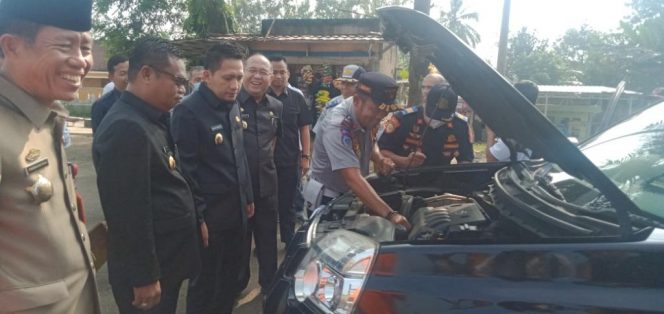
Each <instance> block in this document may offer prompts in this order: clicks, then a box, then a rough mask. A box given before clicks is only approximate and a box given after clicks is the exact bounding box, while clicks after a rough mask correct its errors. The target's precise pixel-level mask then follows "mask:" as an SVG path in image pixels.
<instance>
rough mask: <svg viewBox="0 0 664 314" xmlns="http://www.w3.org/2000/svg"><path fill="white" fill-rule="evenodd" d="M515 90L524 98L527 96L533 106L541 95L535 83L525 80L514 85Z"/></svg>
mask: <svg viewBox="0 0 664 314" xmlns="http://www.w3.org/2000/svg"><path fill="white" fill-rule="evenodd" d="M514 88H516V90H518V91H519V92H520V93H521V94H523V96H526V99H528V100H529V101H530V102H531V103H532V104H533V105H534V104H535V102H537V96H538V95H539V87H537V84H535V82H533V81H529V80H523V81H519V82H518V83H516V84H514Z"/></svg>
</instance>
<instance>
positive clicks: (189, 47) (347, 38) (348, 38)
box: [173, 33, 384, 54]
mask: <svg viewBox="0 0 664 314" xmlns="http://www.w3.org/2000/svg"><path fill="white" fill-rule="evenodd" d="M221 40H226V41H232V42H239V43H251V42H281V43H326V42H329V43H332V42H346V43H347V42H356V43H362V42H365V43H367V42H382V41H384V39H383V35H382V34H381V33H369V34H356V35H353V34H350V35H274V36H267V37H266V36H262V35H258V34H229V35H212V36H209V37H207V38H204V39H180V40H175V41H173V43H174V44H175V45H177V46H179V47H180V48H181V49H182V50H183V51H185V53H188V54H191V53H196V52H199V53H200V52H201V51H205V50H206V49H207V48H208V47H210V46H211V45H212V44H214V43H216V42H218V41H221Z"/></svg>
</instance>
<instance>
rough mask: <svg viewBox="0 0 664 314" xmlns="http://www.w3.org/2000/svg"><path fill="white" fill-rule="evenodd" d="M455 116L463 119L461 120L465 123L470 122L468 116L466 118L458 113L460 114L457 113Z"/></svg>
mask: <svg viewBox="0 0 664 314" xmlns="http://www.w3.org/2000/svg"><path fill="white" fill-rule="evenodd" d="M454 116H455V117H457V118H459V119H461V120H463V121H464V122H468V117H466V116H464V115H462V114H460V113H458V112H455V113H454Z"/></svg>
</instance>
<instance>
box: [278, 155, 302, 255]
mask: <svg viewBox="0 0 664 314" xmlns="http://www.w3.org/2000/svg"><path fill="white" fill-rule="evenodd" d="M298 171H299V168H298V167H297V166H293V167H283V168H280V167H277V177H278V179H279V185H278V186H277V188H278V189H279V235H280V236H281V242H283V243H286V244H288V242H290V240H291V239H292V238H293V234H295V208H294V207H293V201H294V199H295V191H296V190H297V181H298V179H299V175H298Z"/></svg>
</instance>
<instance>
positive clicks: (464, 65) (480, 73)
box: [377, 7, 640, 236]
mask: <svg viewBox="0 0 664 314" xmlns="http://www.w3.org/2000/svg"><path fill="white" fill-rule="evenodd" d="M377 13H378V15H379V17H380V18H381V20H382V23H383V28H384V29H383V37H385V39H387V40H390V41H393V42H395V43H396V44H397V45H398V46H399V47H400V48H401V49H402V50H404V51H407V52H408V51H411V50H412V49H413V47H417V49H419V50H420V51H425V52H426V54H427V58H428V59H429V61H431V63H433V64H434V65H435V66H436V67H437V68H438V70H439V71H440V73H442V74H443V76H445V78H446V79H447V80H448V81H449V83H450V85H452V88H454V90H455V91H456V93H457V94H458V95H460V96H461V97H463V99H465V100H466V101H467V102H468V105H470V106H471V107H472V108H473V110H474V111H475V112H476V113H477V114H478V115H479V116H480V117H482V120H483V121H484V122H485V123H486V124H487V125H489V126H490V127H491V129H492V130H493V131H494V132H495V133H496V134H497V135H498V136H500V137H503V138H512V139H514V140H516V141H517V142H518V143H520V144H522V145H524V146H525V147H529V148H531V149H533V150H534V151H537V152H539V153H540V154H542V156H543V157H544V159H546V160H547V161H551V162H554V163H556V164H558V165H559V166H560V167H561V168H562V169H564V170H565V171H566V172H567V173H569V174H571V175H574V176H576V177H578V178H581V179H585V180H588V181H589V182H591V183H592V184H593V185H594V186H595V187H596V188H597V189H599V190H600V191H601V192H602V193H603V194H604V195H605V196H606V197H607V199H609V201H611V203H612V204H613V205H614V207H615V208H616V210H617V215H618V221H619V222H620V225H621V228H622V231H623V236H628V234H630V233H631V223H630V220H629V214H628V211H632V212H635V213H636V212H640V210H639V209H638V208H637V207H636V205H635V204H634V203H633V202H632V201H631V200H630V199H629V198H628V197H627V196H626V195H625V194H624V193H622V191H620V189H618V187H617V186H616V185H615V184H613V182H611V181H610V180H609V178H607V177H606V176H605V175H604V174H603V173H602V172H601V171H600V170H599V169H598V168H597V167H596V166H595V165H594V164H593V163H592V162H590V160H588V158H586V156H585V155H583V154H582V153H581V151H579V149H578V148H577V147H576V146H575V145H574V144H572V143H571V142H570V141H569V140H567V138H565V136H563V135H562V133H560V131H558V129H557V128H556V127H555V126H554V125H553V124H551V122H550V121H549V120H547V118H546V117H544V115H542V113H540V112H539V110H537V108H536V107H535V106H533V105H532V104H531V103H530V102H529V101H528V100H527V99H526V98H525V97H524V96H523V95H521V93H519V92H518V91H517V90H516V89H515V88H514V87H513V86H512V84H511V83H510V82H508V81H507V80H506V79H505V78H504V77H502V76H501V75H500V74H499V73H498V72H497V71H496V70H494V69H493V68H492V67H491V66H489V65H488V64H487V63H486V62H484V61H483V60H482V59H481V58H480V57H479V56H477V55H476V54H475V53H474V52H473V51H472V50H471V49H470V48H469V47H468V46H466V44H464V43H463V42H462V41H461V40H460V39H459V38H458V37H456V35H454V34H453V33H452V32H451V31H449V30H448V29H447V28H445V27H444V26H442V25H441V24H439V23H438V22H436V21H435V20H433V19H431V18H430V17H429V16H427V15H425V14H423V13H421V12H418V11H415V10H412V9H408V8H404V7H385V8H381V9H379V10H378V11H377Z"/></svg>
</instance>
